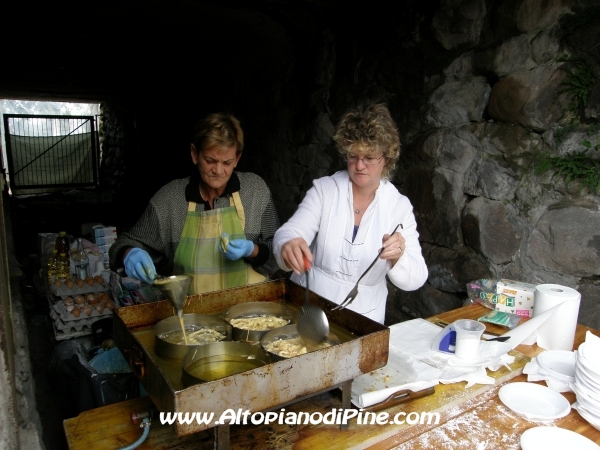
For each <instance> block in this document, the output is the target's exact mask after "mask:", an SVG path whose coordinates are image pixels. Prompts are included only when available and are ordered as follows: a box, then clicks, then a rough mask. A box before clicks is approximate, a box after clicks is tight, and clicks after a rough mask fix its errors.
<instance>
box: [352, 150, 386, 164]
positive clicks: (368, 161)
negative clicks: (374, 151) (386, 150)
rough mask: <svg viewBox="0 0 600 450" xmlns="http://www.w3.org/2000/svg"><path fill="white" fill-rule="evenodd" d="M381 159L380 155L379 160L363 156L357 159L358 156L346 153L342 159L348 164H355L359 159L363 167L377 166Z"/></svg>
mask: <svg viewBox="0 0 600 450" xmlns="http://www.w3.org/2000/svg"><path fill="white" fill-rule="evenodd" d="M382 158H383V155H381V156H380V157H379V158H374V157H373V156H363V157H362V158H359V157H358V155H355V154H354V153H347V154H346V155H344V159H345V160H346V161H348V162H349V163H352V164H356V163H357V162H358V160H359V159H360V160H361V161H362V162H363V164H364V165H365V166H374V165H376V164H379V162H380V161H381V159H382Z"/></svg>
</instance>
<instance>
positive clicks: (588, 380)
mask: <svg viewBox="0 0 600 450" xmlns="http://www.w3.org/2000/svg"><path fill="white" fill-rule="evenodd" d="M596 339H598V338H596ZM594 344H596V342H593V343H592V342H587V339H586V342H584V343H583V344H581V345H580V346H579V349H578V350H577V362H576V364H575V382H574V383H571V384H570V386H571V389H573V391H574V392H575V394H576V395H577V402H576V403H575V404H574V405H573V407H574V408H575V409H577V411H578V412H579V414H581V417H583V418H584V419H585V420H587V421H588V422H589V423H590V425H592V426H593V427H594V428H596V429H598V430H600V353H598V352H596V351H593V350H596V348H595V345H594Z"/></svg>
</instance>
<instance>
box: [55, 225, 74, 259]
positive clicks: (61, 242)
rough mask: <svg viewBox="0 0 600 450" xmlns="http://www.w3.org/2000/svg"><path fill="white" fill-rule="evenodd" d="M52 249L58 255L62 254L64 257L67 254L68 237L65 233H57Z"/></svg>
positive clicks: (68, 247)
mask: <svg viewBox="0 0 600 450" xmlns="http://www.w3.org/2000/svg"><path fill="white" fill-rule="evenodd" d="M54 248H55V249H56V251H57V252H58V254H59V255H60V254H61V253H64V254H65V255H68V254H69V252H70V250H71V246H70V243H69V236H67V232H66V231H61V232H59V233H58V236H57V238H56V245H55V246H54Z"/></svg>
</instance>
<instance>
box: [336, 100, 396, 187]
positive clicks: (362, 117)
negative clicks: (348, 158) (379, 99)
mask: <svg viewBox="0 0 600 450" xmlns="http://www.w3.org/2000/svg"><path fill="white" fill-rule="evenodd" d="M333 140H334V141H335V143H336V145H337V148H338V151H339V153H340V154H341V155H342V156H345V155H347V154H348V153H349V152H353V153H360V154H370V153H375V152H381V153H383V156H384V157H385V160H386V163H385V166H384V168H383V172H382V174H381V176H382V178H385V179H387V178H389V177H390V176H391V175H392V174H393V172H394V170H395V169H396V162H397V161H398V158H399V156H400V134H399V133H398V127H397V126H396V123H395V122H394V119H392V116H391V115H390V111H389V110H388V109H387V107H386V106H385V105H384V104H383V103H377V104H372V105H369V106H367V107H366V108H356V109H351V110H348V111H346V112H345V113H344V115H343V116H342V118H341V119H340V122H339V123H338V126H337V131H336V133H335V135H334V136H333Z"/></svg>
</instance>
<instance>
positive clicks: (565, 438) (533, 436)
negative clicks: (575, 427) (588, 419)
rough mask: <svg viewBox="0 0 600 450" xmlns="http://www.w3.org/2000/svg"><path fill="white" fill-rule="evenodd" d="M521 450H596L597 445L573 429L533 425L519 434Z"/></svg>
mask: <svg viewBox="0 0 600 450" xmlns="http://www.w3.org/2000/svg"><path fill="white" fill-rule="evenodd" d="M521 448H522V449H523V450H540V449H544V450H564V449H566V448H576V449H577V450H598V448H599V447H598V445H597V444H596V443H595V442H594V441H592V440H590V439H588V438H586V437H585V436H582V435H581V434H578V433H575V432H574V431H570V430H565V429H564V428H558V427H533V428H530V429H529V430H526V431H525V432H524V433H523V434H522V435H521Z"/></svg>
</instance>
